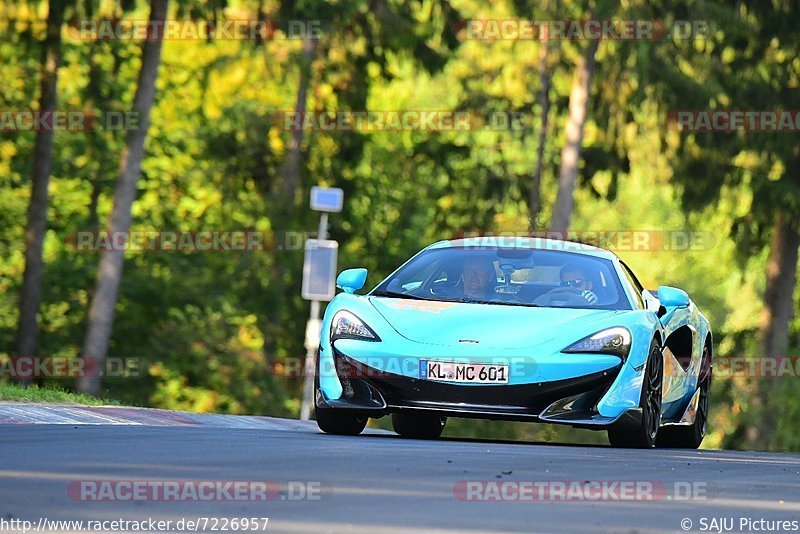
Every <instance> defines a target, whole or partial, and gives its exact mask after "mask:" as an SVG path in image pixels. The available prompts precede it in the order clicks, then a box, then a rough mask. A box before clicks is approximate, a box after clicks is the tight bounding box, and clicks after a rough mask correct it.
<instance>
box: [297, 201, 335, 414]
mask: <svg viewBox="0 0 800 534" xmlns="http://www.w3.org/2000/svg"><path fill="white" fill-rule="evenodd" d="M343 205H344V192H343V191H342V190H341V189H339V188H336V187H330V188H325V187H312V188H311V209H312V210H314V211H319V212H321V213H320V217H319V231H318V232H317V239H307V240H306V246H305V257H304V259H303V287H302V290H301V294H302V297H303V298H304V299H306V300H310V301H311V313H310V315H309V317H308V323H307V324H306V337H305V348H306V361H305V381H304V383H303V402H302V404H301V406H300V419H302V420H304V421H305V420H308V419H309V418H310V417H311V408H312V406H313V402H314V375H315V373H316V361H317V348H318V347H319V341H320V330H321V327H322V326H321V322H320V318H319V312H320V302H328V301H330V300H331V299H332V298H333V295H334V293H335V292H336V260H337V255H338V252H339V243H337V242H336V241H333V240H329V239H326V237H327V236H328V213H329V212H333V213H338V212H340V211H342V207H343Z"/></svg>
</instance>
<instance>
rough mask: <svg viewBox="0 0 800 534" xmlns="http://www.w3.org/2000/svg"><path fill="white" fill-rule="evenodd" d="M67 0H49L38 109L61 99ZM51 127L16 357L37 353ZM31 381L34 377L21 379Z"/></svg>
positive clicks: (38, 156) (39, 158) (31, 225)
mask: <svg viewBox="0 0 800 534" xmlns="http://www.w3.org/2000/svg"><path fill="white" fill-rule="evenodd" d="M64 7H65V2H64V0H50V5H49V7H48V13H47V36H46V37H45V41H44V47H43V50H42V66H41V94H40V95H39V111H40V112H41V113H45V112H49V111H55V109H56V105H57V102H58V93H57V84H58V65H59V63H60V61H61V26H62V24H63V22H64ZM53 137H54V132H53V131H52V130H40V131H37V132H36V140H35V142H34V146H33V169H32V171H31V199H30V204H29V205H28V225H27V229H26V232H25V273H24V275H23V278H22V290H21V292H20V299H19V327H18V330H17V356H20V357H23V358H31V357H34V356H36V345H37V337H38V333H39V323H38V321H37V319H36V314H37V313H38V312H39V304H40V302H41V297H42V273H43V271H44V259H43V258H42V250H43V247H44V234H45V232H46V231H47V208H48V205H49V198H48V192H47V190H48V186H49V185H50V173H51V171H52V168H53ZM19 382H20V383H22V384H29V383H30V382H31V379H29V378H27V379H20V380H19Z"/></svg>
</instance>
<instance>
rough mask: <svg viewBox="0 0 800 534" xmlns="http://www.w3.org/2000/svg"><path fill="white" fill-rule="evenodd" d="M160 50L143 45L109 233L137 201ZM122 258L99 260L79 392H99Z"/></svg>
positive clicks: (160, 4)
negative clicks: (133, 123) (133, 120)
mask: <svg viewBox="0 0 800 534" xmlns="http://www.w3.org/2000/svg"><path fill="white" fill-rule="evenodd" d="M167 4H168V0H152V3H151V8H150V18H149V23H150V27H155V23H157V22H158V21H164V20H166V17H167ZM161 45H162V39H161V37H160V36H158V35H156V36H154V37H151V38H150V39H148V40H146V41H145V42H144V44H143V46H142V65H141V70H140V71H139V80H138V85H137V87H136V95H135V97H134V102H133V111H134V113H136V114H137V116H138V127H137V128H136V129H133V130H131V131H130V132H129V133H128V139H127V144H126V146H125V148H124V149H123V151H122V157H121V160H120V167H119V179H118V181H117V186H116V190H115V192H114V207H113V210H112V212H111V218H110V221H109V225H108V231H109V232H123V233H124V232H128V230H129V229H130V226H131V208H132V205H133V201H134V200H135V199H136V185H137V183H138V182H139V175H140V173H141V166H142V160H143V159H144V142H145V139H146V137H147V129H148V125H149V124H150V111H151V109H152V107H153V102H154V100H155V89H156V87H155V85H156V78H157V77H158V67H159V64H160V62H161ZM124 259H125V258H124V251H123V250H117V249H115V250H112V251H108V252H105V253H104V254H103V256H102V259H101V260H100V266H99V270H98V275H97V285H96V288H95V294H94V296H93V298H92V303H91V307H90V309H89V325H88V329H87V333H86V340H85V341H84V346H83V353H82V357H83V358H84V360H85V362H86V366H85V368H86V369H88V370H89V371H88V372H87V373H86V374H85V376H83V377H81V378H80V379H79V380H78V389H79V390H80V391H83V392H87V393H95V394H96V393H98V392H99V391H100V386H101V378H100V376H99V374H98V373H97V372H94V371H95V370H97V369H99V368H100V367H101V366H102V364H103V363H104V361H105V358H106V352H107V350H108V345H109V342H110V340H111V332H112V328H113V325H114V313H115V308H116V304H117V295H118V293H119V286H120V283H121V281H122V270H123V264H124Z"/></svg>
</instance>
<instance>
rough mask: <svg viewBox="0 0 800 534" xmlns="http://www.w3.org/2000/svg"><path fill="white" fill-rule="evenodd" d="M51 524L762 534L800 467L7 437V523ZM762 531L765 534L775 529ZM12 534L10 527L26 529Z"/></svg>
mask: <svg viewBox="0 0 800 534" xmlns="http://www.w3.org/2000/svg"><path fill="white" fill-rule="evenodd" d="M87 480H91V481H103V480H106V481H108V480H117V481H119V480H122V481H124V480H149V481H153V480H179V481H183V480H214V481H219V480H222V481H225V480H229V481H253V480H261V481H264V480H266V481H274V482H275V483H277V484H278V485H279V486H280V488H281V491H282V493H281V495H282V498H279V497H277V496H275V497H276V498H275V499H274V500H271V501H266V502H264V501H258V502H255V501H222V502H220V501H215V502H197V501H189V502H186V501H183V502H153V501H152V500H144V501H141V500H137V501H135V502H130V501H125V502H121V501H86V500H81V497H80V494H79V493H76V492H75V490H74V488H75V484H76V482H75V481H87ZM461 481H483V482H480V484H482V485H481V486H480V490H474V488H475V486H473V493H471V495H472V497H473V498H480V497H482V496H483V497H485V496H488V495H492V494H491V492H490V488H491V487H492V484H489V483H488V482H487V481H489V482H492V481H497V482H505V481H516V482H519V481H528V482H527V483H530V482H531V481H556V482H563V483H567V482H569V481H576V483H578V484H580V483H583V482H584V481H594V482H597V481H606V483H608V482H609V481H638V482H639V483H644V484H645V485H644V486H641V487H643V488H644V493H641V492H639V493H636V494H635V495H637V496H636V497H634V499H635V500H601V501H596V500H595V501H587V500H583V501H581V500H564V499H563V498H561V496H560V494H558V492H557V490H553V491H554V495H555V496H554V497H550V498H544V499H543V500H541V499H537V500H535V502H518V501H511V502H496V501H488V502H487V501H475V500H464V499H465V493H464V491H463V490H464V488H465V486H464V484H465V482H461ZM70 483H72V484H73V485H72V486H70ZM290 483H296V484H295V485H294V486H293V487H294V490H293V491H295V493H296V494H295V495H293V497H297V496H298V495H299V490H298V488H300V487H302V488H304V489H305V491H307V492H309V493H312V494H313V493H316V492H317V490H319V494H318V497H319V498H318V499H313V500H296V501H295V500H291V499H290V498H289V495H288V493H287V492H288V491H289V489H288V485H290ZM299 483H303V484H305V485H303V486H299V485H298V484H299ZM459 484H460V485H459ZM524 484H526V483H525V482H523V483H522V484H521V485H519V486H513V485H512V486H511V487H524ZM648 484H649V485H650V486H649V487H651V488H652V487H655V492H654V495H653V500H646V499H647V487H648ZM97 487H98V486H95V488H97ZM115 487H116V486H115ZM494 487H497V486H494ZM548 487H551V486H548ZM606 487H607V488H608V487H609V486H606ZM69 488H72V491H70V490H69ZM454 488H455V489H454ZM459 488H460V489H459ZM686 488H692V489H691V491H687V489H686ZM637 491H638V490H637ZM98 495H99V493H98ZM494 495H495V496H496V494H494ZM507 495H510V496H511V497H512V498H513V494H511V493H508V494H507ZM584 495H585V494H584ZM594 495H596V494H594ZM611 495H612V497H611V498H613V495H614V492H613V491H611ZM616 495H617V496H619V495H620V492H617V493H616ZM312 496H313V495H312ZM573 498H575V496H574V495H573ZM642 499H645V500H642ZM42 517H45V518H47V519H48V520H56V519H62V520H114V519H125V520H133V521H142V520H145V519H148V518H154V519H160V520H173V521H177V520H180V519H181V518H184V519H191V518H198V517H217V518H221V517H227V518H235V517H258V518H262V517H268V518H269V521H268V524H267V529H266V531H268V532H289V531H307V532H342V531H359V532H392V533H396V532H400V531H424V532H430V531H435V530H439V531H453V532H464V531H524V532H596V531H610V532H654V531H659V532H660V531H672V532H685V531H686V530H684V529H682V527H681V522H682V520H685V519H687V518H688V519H689V520H691V521H692V527H691V529H690V530H689V531H690V532H701V531H703V530H702V527H703V523H702V521H701V520H702V518H707V522H706V524H705V525H706V531H708V530H709V527H713V526H714V525H713V524H712V523H710V520H711V518H728V519H730V520H733V521H734V527H735V528H734V530H733V531H748V530H752V523H750V524H745V527H746V528H742V524H741V523H740V521H741V520H742V519H743V518H744V519H745V520H747V519H750V520H752V521H759V520H761V519H763V520H767V521H776V520H788V521H795V522H797V521H800V455H793V454H765V453H748V452H729V451H685V450H648V451H636V450H615V449H611V448H608V447H600V446H598V447H593V446H569V445H551V444H541V443H509V442H492V441H475V440H457V439H442V440H439V441H415V440H405V439H401V438H399V437H396V436H394V435H393V434H388V433H380V432H376V431H372V432H369V433H368V434H367V435H362V436H359V437H339V436H330V435H324V434H321V433H319V432H318V431H317V430H316V428H315V427H314V426H313V425H311V424H303V423H299V422H287V424H286V427H285V429H275V428H268V429H248V428H219V427H192V426H179V427H164V426H161V427H157V426H125V425H117V426H113V425H95V426H81V425H75V426H74V425H72V424H69V425H64V424H62V425H50V424H38V425H15V424H5V425H0V518H2V519H4V520H6V521H9V520H12V519H21V520H30V521H33V522H34V523H36V522H38V521H39V519H40V518H42ZM683 524H684V526H688V523H686V522H685V521H684V523H683ZM728 524H731V523H728ZM760 525H761V526H762V529H761V530H762V531H763V530H766V529H765V528H763V527H765V526H766V525H767V524H765V523H760ZM0 526H3V524H2V523H1V522H0ZM4 526H5V529H0V530H5V531H9V530H12V528H11V527H12V526H13V525H11V524H10V523H6V524H5V525H4ZM17 526H18V527H19V524H18V525H17ZM210 526H211V525H208V524H207V527H208V528H209V529H210ZM720 526H725V524H724V523H720ZM784 526H786V525H784ZM788 526H789V528H790V529H791V528H792V527H791V524H789V525H788ZM51 528H52V527H51ZM712 530H713V529H712ZM258 531H260V532H263V530H261V525H258ZM715 531H716V530H715Z"/></svg>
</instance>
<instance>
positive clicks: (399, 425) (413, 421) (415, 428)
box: [392, 413, 447, 439]
mask: <svg viewBox="0 0 800 534" xmlns="http://www.w3.org/2000/svg"><path fill="white" fill-rule="evenodd" d="M445 423H447V418H446V417H440V416H438V415H431V414H411V413H393V414H392V427H394V431H395V432H397V433H398V434H400V435H401V436H403V437H404V438H415V439H436V438H438V437H439V436H441V435H442V430H444V425H445Z"/></svg>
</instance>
